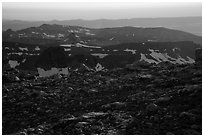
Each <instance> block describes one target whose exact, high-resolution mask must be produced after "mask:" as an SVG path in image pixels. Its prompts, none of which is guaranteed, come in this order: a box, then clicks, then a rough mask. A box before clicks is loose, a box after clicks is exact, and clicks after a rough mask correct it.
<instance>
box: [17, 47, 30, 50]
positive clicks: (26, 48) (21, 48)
mask: <svg viewBox="0 0 204 137" xmlns="http://www.w3.org/2000/svg"><path fill="white" fill-rule="evenodd" d="M19 49H20V50H21V51H24V50H25V51H28V48H22V47H19Z"/></svg>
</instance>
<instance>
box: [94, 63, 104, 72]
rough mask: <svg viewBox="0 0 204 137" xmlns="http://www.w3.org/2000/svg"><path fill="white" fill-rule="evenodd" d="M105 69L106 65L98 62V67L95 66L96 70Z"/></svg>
mask: <svg viewBox="0 0 204 137" xmlns="http://www.w3.org/2000/svg"><path fill="white" fill-rule="evenodd" d="M103 69H104V67H103V66H102V65H101V64H100V63H97V64H96V67H95V70H96V71H102V70H103Z"/></svg>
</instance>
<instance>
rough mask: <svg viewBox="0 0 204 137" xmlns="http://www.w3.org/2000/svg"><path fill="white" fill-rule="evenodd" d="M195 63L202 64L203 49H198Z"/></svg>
mask: <svg viewBox="0 0 204 137" xmlns="http://www.w3.org/2000/svg"><path fill="white" fill-rule="evenodd" d="M195 57H196V59H195V61H196V63H197V64H202V49H201V48H198V49H196V51H195Z"/></svg>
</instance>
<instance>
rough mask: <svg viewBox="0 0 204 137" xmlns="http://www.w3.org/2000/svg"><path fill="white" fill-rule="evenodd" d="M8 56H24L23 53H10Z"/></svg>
mask: <svg viewBox="0 0 204 137" xmlns="http://www.w3.org/2000/svg"><path fill="white" fill-rule="evenodd" d="M8 55H19V56H21V55H23V52H11V53H8Z"/></svg>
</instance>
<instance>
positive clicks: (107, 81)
mask: <svg viewBox="0 0 204 137" xmlns="http://www.w3.org/2000/svg"><path fill="white" fill-rule="evenodd" d="M2 104H3V105H2V106H3V107H2V124H3V125H2V131H3V134H15V135H16V134H18V135H19V134H20V135H25V134H28V135H31V134H35V135H42V134H43V135H45V134H46V135H49V134H52V135H53V134H63V135H69V134H72V135H73V134H74V135H75V134H76V135H82V134H85V135H90V134H99V135H129V134H130V135H148V134H154V135H157V134H159V135H166V134H167V135H173V134H175V135H197V134H198V135H201V134H202V69H201V65H200V63H199V62H196V63H194V64H191V65H189V64H188V65H168V64H163V65H162V64H160V65H156V66H155V65H147V64H137V65H135V66H132V67H126V68H123V69H113V70H109V71H100V72H92V71H89V70H87V69H84V70H78V71H76V70H72V71H71V73H70V75H55V76H52V77H49V78H36V74H35V73H34V72H33V73H32V72H31V71H30V72H27V71H20V72H19V71H18V70H16V69H11V68H10V69H8V68H7V69H6V68H4V69H3V85H2Z"/></svg>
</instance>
